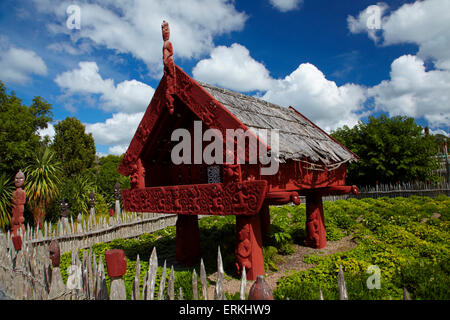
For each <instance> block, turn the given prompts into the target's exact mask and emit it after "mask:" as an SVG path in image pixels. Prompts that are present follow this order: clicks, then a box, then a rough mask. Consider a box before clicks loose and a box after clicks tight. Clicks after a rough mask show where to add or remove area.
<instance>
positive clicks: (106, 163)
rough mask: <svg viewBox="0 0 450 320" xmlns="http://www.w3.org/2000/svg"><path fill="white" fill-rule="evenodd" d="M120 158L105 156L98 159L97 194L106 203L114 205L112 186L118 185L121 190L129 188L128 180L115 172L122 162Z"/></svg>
mask: <svg viewBox="0 0 450 320" xmlns="http://www.w3.org/2000/svg"><path fill="white" fill-rule="evenodd" d="M122 158H123V155H122V156H115V155H111V154H110V155H107V156H106V157H101V158H100V159H99V168H98V174H97V188H98V192H99V193H101V194H102V195H103V198H104V199H105V200H106V202H108V203H110V204H111V203H114V185H115V184H116V182H119V183H120V186H121V187H122V188H129V187H130V184H129V178H127V177H124V176H123V175H121V174H120V173H118V172H117V168H118V167H119V165H120V162H121V161H122Z"/></svg>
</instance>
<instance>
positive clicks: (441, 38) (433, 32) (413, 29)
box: [347, 0, 450, 70]
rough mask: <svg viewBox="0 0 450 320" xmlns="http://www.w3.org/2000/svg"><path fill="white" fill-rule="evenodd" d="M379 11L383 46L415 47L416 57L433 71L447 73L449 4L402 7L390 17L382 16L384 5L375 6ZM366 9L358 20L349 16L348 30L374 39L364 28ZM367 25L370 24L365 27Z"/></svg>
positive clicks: (444, 0) (434, 0)
mask: <svg viewBox="0 0 450 320" xmlns="http://www.w3.org/2000/svg"><path fill="white" fill-rule="evenodd" d="M377 6H378V7H379V8H381V15H382V17H381V24H380V26H379V27H380V28H379V30H380V33H381V34H382V38H383V40H384V41H383V45H392V44H402V43H412V44H417V45H418V46H419V52H418V53H417V55H418V57H420V58H421V59H431V60H433V62H434V64H435V65H436V67H437V68H441V69H446V70H450V1H448V0H424V1H416V2H414V3H407V4H404V5H402V6H401V7H400V8H398V9H397V10H395V11H393V12H391V13H390V15H386V16H383V15H384V13H385V12H386V10H385V9H386V8H387V5H386V4H384V3H378V5H377ZM373 7H375V6H369V7H367V8H366V9H365V10H364V11H362V12H361V13H360V14H359V16H358V18H357V19H355V18H353V17H352V16H349V17H348V19H347V22H348V27H349V30H350V31H351V32H353V33H358V32H367V33H368V35H369V37H371V38H372V39H374V40H375V39H376V37H375V36H374V32H375V31H374V30H373V29H369V28H367V21H368V19H369V21H370V17H369V14H368V12H369V11H370V10H369V8H372V9H373ZM369 24H370V23H369Z"/></svg>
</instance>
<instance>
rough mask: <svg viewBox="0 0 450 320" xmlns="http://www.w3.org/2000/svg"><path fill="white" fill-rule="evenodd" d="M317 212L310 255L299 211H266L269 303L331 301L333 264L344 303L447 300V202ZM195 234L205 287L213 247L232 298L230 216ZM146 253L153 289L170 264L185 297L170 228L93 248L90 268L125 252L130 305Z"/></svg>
mask: <svg viewBox="0 0 450 320" xmlns="http://www.w3.org/2000/svg"><path fill="white" fill-rule="evenodd" d="M324 213H325V221H326V227H327V239H328V245H327V247H325V248H323V249H311V248H306V247H304V246H303V240H304V236H305V219H306V217H305V206H304V204H301V205H299V206H290V205H286V206H282V207H271V223H272V227H271V234H270V241H269V242H268V243H265V244H264V263H265V268H266V279H267V281H268V282H269V284H270V285H271V287H272V289H273V293H274V298H275V299H291V300H295V299H317V298H318V292H319V287H320V289H321V290H322V292H323V295H324V298H325V299H337V298H338V291H337V280H336V279H337V271H338V266H339V265H342V268H343V271H344V274H345V277H346V282H347V289H348V295H349V299H402V297H403V288H404V287H405V288H406V289H407V290H408V291H409V292H410V294H411V297H412V298H413V299H450V289H449V288H450V267H449V261H450V228H449V217H450V198H448V197H447V196H438V197H437V198H434V199H432V198H428V197H417V196H412V197H410V198H400V197H399V198H379V199H376V200H375V199H362V200H356V199H349V200H339V201H336V202H325V203H324ZM199 227H200V250H201V256H202V257H203V260H204V263H205V268H206V272H207V274H208V278H209V284H210V285H211V286H213V285H214V279H216V278H215V277H214V273H215V272H216V271H217V261H216V259H217V256H216V253H217V247H218V246H219V245H220V248H221V252H222V257H223V263H224V270H225V273H226V276H225V283H224V285H225V291H228V294H227V297H228V298H237V297H238V294H236V292H237V291H238V290H239V286H236V283H237V281H238V279H239V277H238V275H237V274H236V271H235V253H234V246H235V217H234V216H226V217H205V218H203V219H199ZM153 247H156V248H157V253H158V262H159V265H160V267H159V269H158V274H157V281H156V286H158V284H159V277H160V275H161V272H162V265H163V263H164V260H166V262H167V266H168V267H169V268H170V266H171V265H173V266H174V269H175V292H178V287H181V288H182V291H183V296H184V298H185V299H189V298H192V292H191V279H192V270H193V268H195V269H196V271H197V274H199V265H196V266H194V267H193V268H185V267H182V266H178V265H177V264H176V261H175V227H167V228H165V229H164V230H160V231H158V232H156V233H153V234H144V235H142V236H140V237H138V238H136V239H127V240H124V239H116V240H114V241H112V242H110V243H102V244H97V245H94V246H93V247H92V249H93V250H94V252H95V254H96V256H97V261H99V258H100V255H104V252H105V251H106V250H109V249H115V248H117V249H123V250H124V251H125V254H126V257H127V273H126V275H125V276H124V280H125V284H126V288H127V297H128V298H130V297H131V288H132V282H133V280H134V275H135V265H136V257H137V255H138V254H139V257H140V262H141V276H140V281H141V289H142V282H143V279H144V275H145V272H146V271H147V269H148V260H149V257H150V253H151V251H152V249H153ZM83 252H86V250H80V257H81V256H82V254H83ZM103 260H104V259H103ZM69 264H70V253H67V254H65V255H63V256H62V262H61V269H62V274H63V279H64V281H66V279H67V273H66V270H67V267H68V266H69ZM370 265H375V266H377V267H378V268H379V269H380V276H381V286H380V289H368V288H367V285H366V281H367V278H368V277H369V276H370V275H371V274H368V273H367V272H366V271H367V268H368V267H369V266H370ZM167 276H168V275H167ZM166 283H167V282H166ZM107 285H108V286H109V279H108V278H107ZM249 286H250V282H248V284H247V287H248V288H249ZM198 287H199V288H200V286H198ZM248 288H247V290H248ZM156 291H157V289H156ZM210 296H211V294H210Z"/></svg>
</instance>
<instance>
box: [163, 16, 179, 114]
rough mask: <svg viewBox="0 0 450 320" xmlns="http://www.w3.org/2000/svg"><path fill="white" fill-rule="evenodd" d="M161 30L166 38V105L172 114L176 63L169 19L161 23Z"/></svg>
mask: <svg viewBox="0 0 450 320" xmlns="http://www.w3.org/2000/svg"><path fill="white" fill-rule="evenodd" d="M161 31H162V36H163V40H164V46H163V62H164V75H165V76H166V85H167V88H166V92H165V98H166V105H167V109H168V110H169V113H170V114H173V110H174V105H173V102H174V97H173V95H174V94H175V86H176V80H175V63H174V61H173V47H172V43H171V42H170V41H169V38H170V29H169V23H168V22H167V21H163V22H162V24H161Z"/></svg>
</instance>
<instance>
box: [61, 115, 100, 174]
mask: <svg viewBox="0 0 450 320" xmlns="http://www.w3.org/2000/svg"><path fill="white" fill-rule="evenodd" d="M52 148H53V150H54V151H55V152H56V155H57V157H58V159H59V160H60V161H61V164H62V170H63V173H64V176H66V177H70V176H72V175H77V174H84V173H86V171H87V170H88V169H90V168H93V167H94V166H95V143H94V138H93V137H92V133H86V132H85V126H84V125H83V124H82V123H81V121H80V120H78V119H77V118H74V117H67V118H66V119H64V120H62V121H60V122H58V123H57V124H56V125H55V136H54V138H53V144H52Z"/></svg>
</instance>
